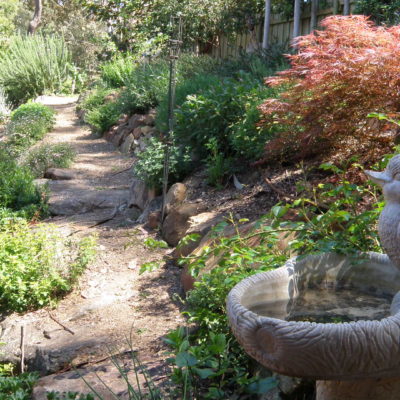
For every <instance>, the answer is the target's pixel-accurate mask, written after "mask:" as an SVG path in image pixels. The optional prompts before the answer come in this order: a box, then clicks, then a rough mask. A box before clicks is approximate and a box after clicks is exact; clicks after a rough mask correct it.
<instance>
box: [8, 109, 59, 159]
mask: <svg viewBox="0 0 400 400" xmlns="http://www.w3.org/2000/svg"><path fill="white" fill-rule="evenodd" d="M54 123H55V112H54V111H53V110H52V109H51V108H50V107H47V106H44V105H42V104H39V103H32V102H29V103H26V104H22V105H21V106H19V107H18V108H17V109H16V110H15V111H13V112H12V113H11V118H10V122H9V123H8V124H7V125H6V129H5V133H6V143H7V146H10V147H12V150H13V152H20V151H22V150H23V149H26V148H27V147H29V146H31V145H32V144H34V143H35V142H37V141H38V140H40V139H42V138H43V137H44V135H45V134H46V133H48V132H50V131H51V129H52V128H53V126H54Z"/></svg>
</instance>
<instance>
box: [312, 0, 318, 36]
mask: <svg viewBox="0 0 400 400" xmlns="http://www.w3.org/2000/svg"><path fill="white" fill-rule="evenodd" d="M317 15H318V0H311V20H310V30H311V32H312V31H313V30H315V29H317Z"/></svg>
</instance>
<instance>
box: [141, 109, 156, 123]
mask: <svg viewBox="0 0 400 400" xmlns="http://www.w3.org/2000/svg"><path fill="white" fill-rule="evenodd" d="M144 123H145V124H146V125H150V126H154V124H155V123H156V110H155V109H151V110H150V111H149V112H148V114H147V115H146V116H145V120H144Z"/></svg>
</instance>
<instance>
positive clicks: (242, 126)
mask: <svg viewBox="0 0 400 400" xmlns="http://www.w3.org/2000/svg"><path fill="white" fill-rule="evenodd" d="M274 95H275V93H274V91H273V90H271V89H270V88H267V87H262V88H258V89H255V90H254V91H253V92H252V93H249V97H248V98H247V99H246V100H247V101H246V102H245V104H244V113H243V115H242V116H241V118H239V119H238V121H237V122H236V123H234V124H233V125H232V126H231V128H230V130H229V143H230V145H231V147H232V151H233V153H234V154H235V157H237V158H241V159H244V160H246V161H250V162H254V161H255V160H259V159H260V158H261V156H262V155H263V153H264V148H265V143H267V142H268V140H270V139H272V138H273V137H274V136H275V134H276V133H277V132H279V131H280V129H281V127H280V126H279V125H276V126H272V127H268V128H266V127H265V126H260V125H259V122H260V118H261V112H260V110H259V109H258V107H259V105H261V104H262V102H263V101H264V99H266V98H267V97H274Z"/></svg>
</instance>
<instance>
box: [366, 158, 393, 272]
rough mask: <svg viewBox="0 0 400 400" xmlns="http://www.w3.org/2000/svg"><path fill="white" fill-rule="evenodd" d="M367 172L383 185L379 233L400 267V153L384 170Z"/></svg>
mask: <svg viewBox="0 0 400 400" xmlns="http://www.w3.org/2000/svg"><path fill="white" fill-rule="evenodd" d="M365 174H366V175H367V176H368V177H369V178H370V179H371V180H372V181H373V182H375V183H376V184H378V185H379V186H381V187H382V190H383V196H384V198H385V201H386V204H385V207H384V209H383V210H382V213H381V215H380V216H379V222H378V233H379V237H380V240H381V244H382V247H383V248H384V250H385V251H386V253H387V255H388V256H389V258H390V261H392V263H393V264H394V265H395V266H396V267H397V268H398V269H400V154H398V155H396V156H394V157H393V158H392V159H391V160H390V161H389V163H388V165H387V167H386V169H385V170H384V171H382V172H378V171H365Z"/></svg>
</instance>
